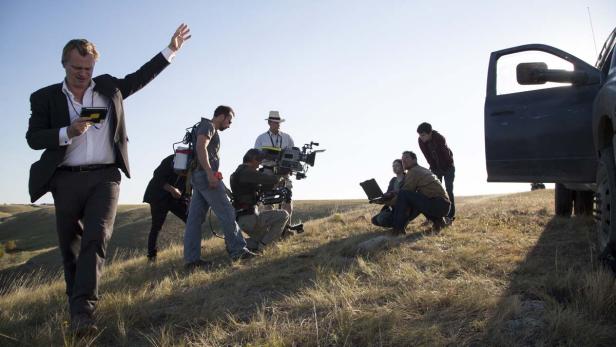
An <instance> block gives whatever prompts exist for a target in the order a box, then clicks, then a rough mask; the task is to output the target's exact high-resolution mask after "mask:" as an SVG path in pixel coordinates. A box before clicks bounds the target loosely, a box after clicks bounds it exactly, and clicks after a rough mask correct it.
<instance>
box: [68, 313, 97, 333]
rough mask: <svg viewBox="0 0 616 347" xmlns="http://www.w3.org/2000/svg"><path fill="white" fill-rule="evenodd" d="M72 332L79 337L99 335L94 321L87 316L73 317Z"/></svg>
mask: <svg viewBox="0 0 616 347" xmlns="http://www.w3.org/2000/svg"><path fill="white" fill-rule="evenodd" d="M71 330H72V331H73V333H74V334H75V335H76V336H77V337H85V336H92V335H96V334H98V327H97V326H96V324H95V322H94V319H92V317H90V316H88V315H85V314H81V315H76V316H74V317H71Z"/></svg>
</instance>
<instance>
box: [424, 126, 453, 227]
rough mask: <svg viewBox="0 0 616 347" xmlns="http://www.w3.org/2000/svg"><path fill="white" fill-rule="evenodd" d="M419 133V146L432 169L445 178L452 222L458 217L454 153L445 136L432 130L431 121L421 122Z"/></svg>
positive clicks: (440, 178) (439, 176) (440, 177)
mask: <svg viewBox="0 0 616 347" xmlns="http://www.w3.org/2000/svg"><path fill="white" fill-rule="evenodd" d="M417 134H419V139H418V142H419V148H421V152H422V153H423V155H424V157H425V158H426V160H427V161H428V164H429V165H430V171H432V173H434V175H436V177H437V178H438V179H439V181H441V182H443V177H444V178H445V189H446V190H447V195H448V196H449V201H450V202H451V208H450V210H449V214H448V215H447V219H448V222H449V223H451V222H453V220H454V219H455V218H456V205H455V203H454V196H453V180H454V179H455V177H456V168H455V166H454V165H453V153H452V152H451V149H449V146H447V141H445V137H443V135H441V134H439V132H438V131H436V130H432V125H430V124H429V123H421V124H419V126H418V127H417Z"/></svg>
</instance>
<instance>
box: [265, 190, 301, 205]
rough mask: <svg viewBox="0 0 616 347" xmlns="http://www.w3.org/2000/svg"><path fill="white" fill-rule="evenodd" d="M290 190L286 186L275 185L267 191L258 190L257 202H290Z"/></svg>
mask: <svg viewBox="0 0 616 347" xmlns="http://www.w3.org/2000/svg"><path fill="white" fill-rule="evenodd" d="M292 194H293V193H292V192H291V190H290V189H289V188H287V187H276V188H274V189H272V190H268V191H260V192H259V202H260V203H262V204H263V205H273V204H280V203H282V202H290V201H291V196H292Z"/></svg>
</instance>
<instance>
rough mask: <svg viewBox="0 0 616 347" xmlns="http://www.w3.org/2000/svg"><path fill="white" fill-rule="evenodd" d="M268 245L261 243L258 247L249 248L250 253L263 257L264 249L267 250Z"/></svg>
mask: <svg viewBox="0 0 616 347" xmlns="http://www.w3.org/2000/svg"><path fill="white" fill-rule="evenodd" d="M265 246H266V244H264V243H263V242H259V245H258V246H257V247H247V248H248V250H249V251H251V252H252V253H254V254H256V255H263V249H264V248H265Z"/></svg>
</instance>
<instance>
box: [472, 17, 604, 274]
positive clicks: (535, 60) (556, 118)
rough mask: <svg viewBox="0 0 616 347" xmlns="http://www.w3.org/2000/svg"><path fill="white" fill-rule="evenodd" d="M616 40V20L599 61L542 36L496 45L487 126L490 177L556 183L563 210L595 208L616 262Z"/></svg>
mask: <svg viewBox="0 0 616 347" xmlns="http://www.w3.org/2000/svg"><path fill="white" fill-rule="evenodd" d="M615 48H616V28H615V29H614V31H612V33H611V34H610V35H609V36H608V38H607V40H606V41H605V43H604V44H603V47H602V49H601V52H600V53H599V56H598V58H597V62H596V63H595V65H594V66H592V65H590V64H588V63H586V62H584V61H582V60H581V59H579V58H577V57H575V56H573V55H571V54H569V53H567V52H564V51H562V50H560V49H558V48H554V47H551V46H547V45H542V44H529V45H523V46H518V47H512V48H508V49H504V50H500V51H496V52H493V53H492V54H491V55H490V63H489V68H488V78H487V88H486V99H485V109H484V111H485V113H484V126H485V129H484V131H485V151H486V168H487V173H488V182H553V183H556V187H555V207H556V214H557V215H571V212H572V210H575V213H576V214H591V213H593V212H594V214H595V219H596V221H597V227H596V231H597V247H598V254H599V255H600V258H601V260H602V261H604V262H607V263H608V264H609V265H610V266H611V267H612V268H613V269H615V270H616V164H615V162H616V158H615V156H614V153H615V152H616V151H615V147H616V138H615V134H616V132H615V131H614V130H615V126H616V54H615V53H614V50H615ZM548 64H549V65H548ZM593 204H594V209H593Z"/></svg>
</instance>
